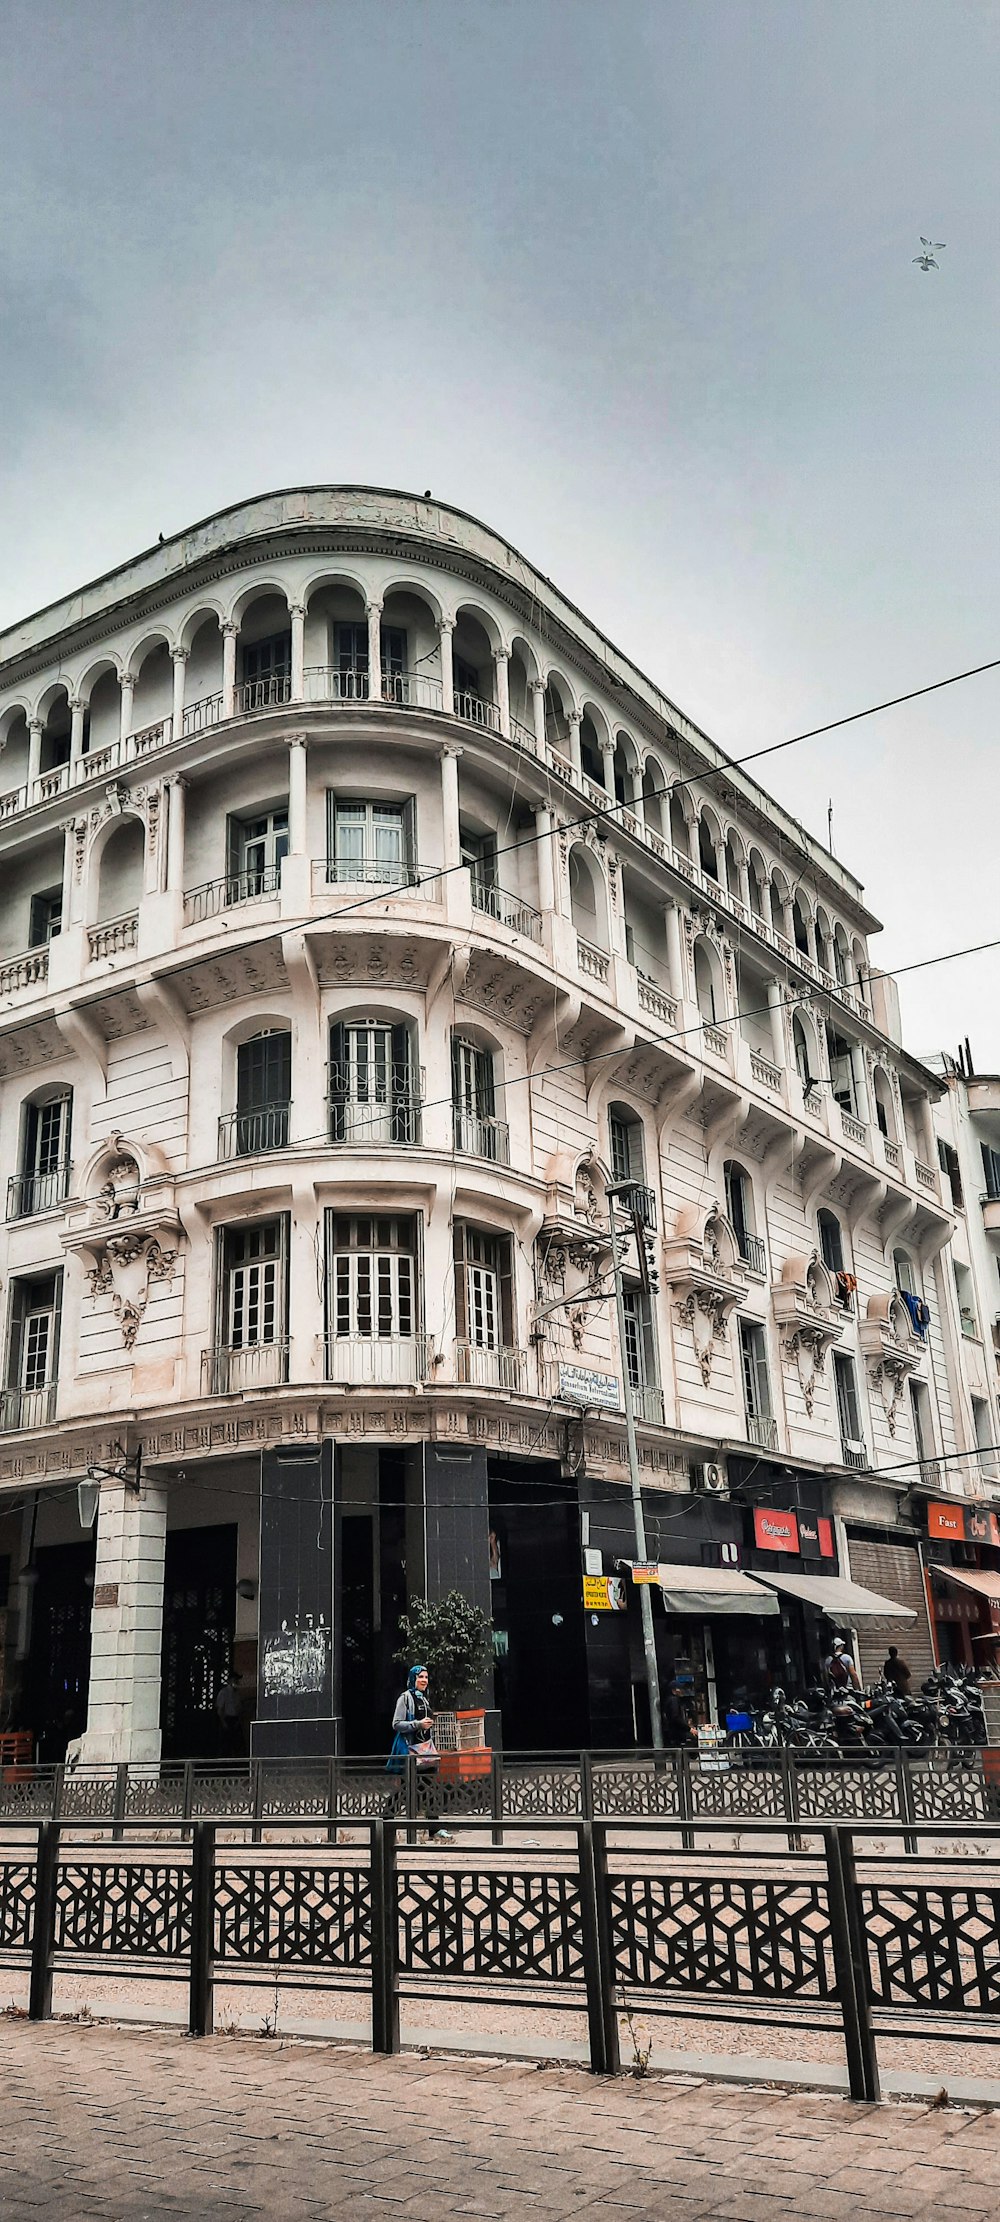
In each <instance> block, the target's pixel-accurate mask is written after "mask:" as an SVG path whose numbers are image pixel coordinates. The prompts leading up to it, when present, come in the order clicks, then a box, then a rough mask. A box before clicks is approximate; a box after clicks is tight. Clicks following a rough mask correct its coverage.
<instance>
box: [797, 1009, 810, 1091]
mask: <svg viewBox="0 0 1000 2222" xmlns="http://www.w3.org/2000/svg"><path fill="white" fill-rule="evenodd" d="M792 1046H793V1049H794V1051H795V1070H796V1072H797V1073H798V1076H799V1079H800V1080H801V1082H802V1086H803V1088H804V1089H805V1090H806V1092H807V1093H808V1094H811V1093H812V1091H813V1089H814V1087H815V1085H816V1077H815V1074H814V1073H813V1071H812V1067H811V1064H810V1058H809V1036H808V1034H807V1033H806V1030H805V1027H804V1025H803V1023H802V1020H801V1019H800V1017H799V1014H798V1012H797V1011H796V1012H795V1014H794V1017H793V1019H792Z"/></svg>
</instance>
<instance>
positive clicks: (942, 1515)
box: [927, 1504, 965, 1543]
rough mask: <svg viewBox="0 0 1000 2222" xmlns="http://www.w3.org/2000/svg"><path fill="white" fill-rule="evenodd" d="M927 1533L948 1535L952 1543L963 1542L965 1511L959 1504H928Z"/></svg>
mask: <svg viewBox="0 0 1000 2222" xmlns="http://www.w3.org/2000/svg"><path fill="white" fill-rule="evenodd" d="M927 1533H928V1535H943V1536H949V1537H950V1538H951V1541H952V1542H953V1543H964V1542H965V1511H964V1508H963V1506H962V1505H960V1504H929V1505H928V1507H927Z"/></svg>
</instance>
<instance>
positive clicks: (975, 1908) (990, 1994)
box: [860, 1882, 1000, 2014]
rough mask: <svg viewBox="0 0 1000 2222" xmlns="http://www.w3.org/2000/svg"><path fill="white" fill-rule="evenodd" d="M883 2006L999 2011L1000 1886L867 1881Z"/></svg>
mask: <svg viewBox="0 0 1000 2222" xmlns="http://www.w3.org/2000/svg"><path fill="white" fill-rule="evenodd" d="M860 1894H861V1903H862V1908H863V1917H864V1925H865V1931H866V1934H867V1937H868V1948H869V1965H870V1970H871V1992H872V1999H873V2002H874V2003H875V2005H877V2006H882V2005H884V2006H895V2005H908V2006H926V2007H936V2008H937V2009H939V2010H940V2011H943V2012H946V2011H956V2010H961V2009H965V2010H966V2011H968V2010H969V2009H970V2008H971V2009H972V2010H974V2011H978V2012H980V2013H987V2014H995V2013H998V2012H1000V1890H991V1889H989V1888H987V1887H985V1886H984V1887H983V1888H982V1889H977V1888H976V1887H975V1886H971V1885H955V1886H952V1885H950V1884H946V1883H943V1884H936V1883H935V1884H923V1883H917V1884H903V1883H897V1882H877V1883H867V1882H866V1883H862V1884H861V1885H860Z"/></svg>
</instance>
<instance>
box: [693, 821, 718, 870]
mask: <svg viewBox="0 0 1000 2222" xmlns="http://www.w3.org/2000/svg"><path fill="white" fill-rule="evenodd" d="M698 861H699V863H700V865H701V868H702V871H703V872H704V873H705V875H706V878H708V879H710V880H717V879H718V877H719V863H718V858H717V856H716V853H715V842H714V840H713V838H712V828H711V826H710V825H709V824H708V823H707V821H706V820H705V819H704V818H699V820H698Z"/></svg>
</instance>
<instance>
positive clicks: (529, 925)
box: [472, 873, 542, 941]
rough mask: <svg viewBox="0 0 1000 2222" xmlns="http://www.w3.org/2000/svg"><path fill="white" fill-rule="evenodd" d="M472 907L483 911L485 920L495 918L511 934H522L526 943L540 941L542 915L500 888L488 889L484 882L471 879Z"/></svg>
mask: <svg viewBox="0 0 1000 2222" xmlns="http://www.w3.org/2000/svg"><path fill="white" fill-rule="evenodd" d="M472 907H473V910H480V911H483V912H484V913H485V915H486V917H487V918H495V919H496V920H497V923H498V924H499V925H501V926H509V927H510V929H511V932H512V933H515V934H523V936H524V939H525V940H526V941H541V938H542V914H541V911H540V910H536V909H535V908H534V905H533V904H531V903H522V902H521V900H520V897H519V896H517V895H508V894H506V893H505V891H504V889H503V888H502V887H490V886H489V885H488V884H487V882H486V881H485V880H481V879H477V878H476V876H475V873H473V877H472Z"/></svg>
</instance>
